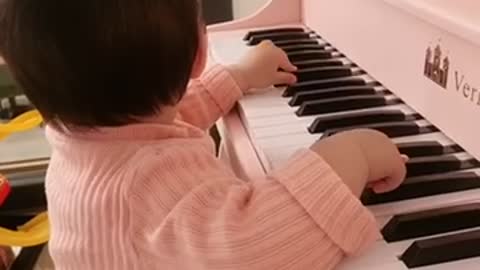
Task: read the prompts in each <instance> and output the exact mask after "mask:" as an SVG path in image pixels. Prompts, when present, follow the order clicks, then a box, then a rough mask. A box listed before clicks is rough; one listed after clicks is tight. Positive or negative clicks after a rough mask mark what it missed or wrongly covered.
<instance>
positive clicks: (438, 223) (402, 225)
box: [382, 203, 480, 242]
mask: <svg viewBox="0 0 480 270" xmlns="http://www.w3.org/2000/svg"><path fill="white" fill-rule="evenodd" d="M477 226H480V203H473V204H465V205H458V206H451V207H445V208H440V209H431V210H426V211H421V212H415V213H408V214H402V215H397V216H394V217H393V218H392V219H390V220H389V222H388V223H387V224H386V225H385V227H383V229H382V235H383V238H384V239H385V240H386V241H387V242H395V241H401V240H406V239H412V238H418V237H423V236H427V235H434V234H440V233H447V232H453V231H458V230H463V229H468V228H474V227H477Z"/></svg>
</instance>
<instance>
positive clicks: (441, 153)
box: [211, 26, 480, 270]
mask: <svg viewBox="0 0 480 270" xmlns="http://www.w3.org/2000/svg"><path fill="white" fill-rule="evenodd" d="M232 33H233V34H232ZM232 33H230V34H231V35H230V36H229V37H228V38H225V37H222V38H221V39H222V40H221V41H220V38H218V40H212V42H211V43H212V45H213V46H214V52H215V53H216V54H217V58H219V60H222V59H223V60H227V59H229V60H232V59H231V56H229V54H231V53H232V52H236V55H239V54H241V53H239V52H243V51H245V50H246V49H248V47H250V46H252V45H256V44H258V43H260V42H261V41H262V40H265V39H269V40H272V41H273V42H274V43H275V44H276V45H277V46H279V47H280V48H282V49H283V50H284V51H285V52H286V53H287V54H288V56H289V58H290V60H291V61H292V62H293V64H295V65H297V66H298V67H299V70H298V71H297V73H296V75H297V77H298V82H297V83H296V84H295V85H292V86H288V87H285V86H276V87H275V88H272V89H266V90H265V91H263V92H262V93H260V94H258V93H256V94H255V95H249V96H246V97H245V98H243V99H242V100H241V101H240V102H239V111H240V116H241V118H242V121H243V122H244V125H245V126H246V128H247V131H248V133H249V136H250V137H251V140H252V141H253V142H254V144H255V147H256V151H257V152H258V155H259V156H260V158H261V159H262V163H263V165H264V166H265V170H266V171H269V170H271V169H274V168H276V167H278V166H280V165H281V164H282V163H284V162H285V161H286V160H287V159H288V158H289V156H290V155H291V154H292V153H293V152H294V151H296V150H298V149H299V148H305V147H309V146H310V145H311V144H312V143H313V142H314V141H316V140H318V139H321V138H324V137H326V136H331V135H333V134H335V133H338V132H341V131H344V130H348V129H353V128H371V129H376V130H380V131H382V132H384V133H386V134H387V135H388V136H389V137H390V138H392V140H393V141H394V142H395V143H396V144H397V146H398V147H399V150H400V151H401V152H402V153H404V154H407V155H409V156H410V157H411V159H410V160H409V161H408V163H407V170H408V173H407V179H406V180H405V182H404V183H403V184H402V186H400V187H399V188H398V189H397V190H395V191H392V192H390V193H386V194H375V193H374V192H373V191H371V190H368V189H367V190H366V191H365V192H364V194H363V195H362V197H361V201H362V202H363V203H364V204H365V205H367V206H368V207H369V209H370V210H371V211H372V212H373V213H374V215H375V216H376V218H377V222H378V225H379V226H380V228H382V235H383V239H378V241H377V242H376V243H375V245H374V247H373V249H372V250H370V251H369V252H368V253H367V254H365V255H363V256H361V257H359V258H354V259H348V260H347V261H346V262H344V263H342V264H341V265H340V268H339V269H344V270H350V269H378V270H380V269H382V270H383V269H386V270H397V269H398V270H400V269H401V270H406V269H421V270H444V269H454V268H458V267H462V268H463V270H469V269H478V267H479V266H480V176H479V174H480V162H479V161H478V160H476V159H475V158H474V157H472V156H471V155H470V154H469V153H467V152H465V151H464V150H463V149H462V147H460V146H459V145H457V144H456V143H455V142H453V141H452V140H450V139H449V138H448V137H447V136H446V135H445V134H443V133H442V132H441V131H440V130H439V129H438V128H437V127H435V126H434V125H432V124H431V123H430V122H429V121H428V120H427V119H425V118H423V117H422V115H420V114H419V113H417V112H416V111H414V110H413V109H412V108H410V107H409V106H408V105H407V104H405V103H404V102H403V101H402V100H401V99H400V98H399V97H397V96H396V95H395V94H394V93H393V92H391V91H390V90H389V89H387V88H386V87H384V86H383V85H382V84H381V83H380V82H378V81H376V80H375V79H374V78H372V77H371V76H370V75H369V74H368V72H367V71H365V70H363V69H362V68H361V67H359V66H357V65H356V64H355V63H354V62H352V61H351V60H350V59H348V56H346V55H344V54H343V53H342V52H340V51H338V50H337V49H336V48H335V47H334V45H333V44H330V43H329V42H328V41H327V40H324V39H322V37H321V36H319V35H318V34H316V33H314V32H313V31H311V30H309V29H307V28H305V27H303V26H294V27H291V26H288V27H284V28H280V27H277V28H271V29H261V30H252V31H249V32H247V31H232ZM229 57H230V58H229ZM224 62H228V61H224Z"/></svg>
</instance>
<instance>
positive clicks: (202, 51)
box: [190, 29, 208, 79]
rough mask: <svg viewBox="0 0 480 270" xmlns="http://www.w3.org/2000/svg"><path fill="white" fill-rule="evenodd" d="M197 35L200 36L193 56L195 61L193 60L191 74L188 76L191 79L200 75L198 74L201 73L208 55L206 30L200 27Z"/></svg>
mask: <svg viewBox="0 0 480 270" xmlns="http://www.w3.org/2000/svg"><path fill="white" fill-rule="evenodd" d="M199 35H200V37H199V42H198V50H197V55H196V57H195V62H193V68H192V75H191V76H190V77H191V78H192V79H195V78H198V77H200V75H202V73H203V70H204V69H205V66H206V63H207V57H208V39H207V32H206V31H205V30H203V29H202V30H201V31H199Z"/></svg>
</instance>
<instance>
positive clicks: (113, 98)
mask: <svg viewBox="0 0 480 270" xmlns="http://www.w3.org/2000/svg"><path fill="white" fill-rule="evenodd" d="M0 52H1V54H2V56H3V58H4V59H5V61H6V62H7V64H8V66H9V69H10V71H11V72H12V74H13V76H14V78H15V79H16V80H17V82H18V83H19V85H20V87H21V88H22V89H23V90H24V91H25V93H26V94H27V96H28V97H29V99H30V100H31V101H32V103H33V104H34V105H35V106H36V108H37V109H38V110H39V111H40V112H41V114H42V115H43V117H44V118H45V119H46V121H48V122H51V123H62V124H63V125H66V126H69V127H76V128H94V127H100V126H118V125H124V124H128V123H132V122H135V121H137V119H140V118H143V117H148V116H150V115H152V114H155V113H158V112H159V111H160V112H161V108H162V106H166V105H174V104H175V103H176V102H178V100H179V99H180V98H181V97H182V96H183V94H184V92H185V89H186V85H187V83H188V81H189V79H190V78H191V77H196V76H198V75H199V74H200V73H201V72H202V70H203V68H204V65H205V58H206V55H205V54H206V53H205V52H206V39H205V32H204V25H203V22H202V20H201V11H200V6H199V3H198V2H197V0H81V1H65V0H42V1H39V0H2V2H1V6H0Z"/></svg>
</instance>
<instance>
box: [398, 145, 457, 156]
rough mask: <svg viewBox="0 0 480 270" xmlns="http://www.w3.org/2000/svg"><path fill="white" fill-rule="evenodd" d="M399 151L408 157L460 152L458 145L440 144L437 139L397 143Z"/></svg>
mask: <svg viewBox="0 0 480 270" xmlns="http://www.w3.org/2000/svg"><path fill="white" fill-rule="evenodd" d="M397 147H398V150H399V151H400V153H402V154H405V155H407V156H409V157H421V156H434V155H443V154H452V153H457V152H462V151H463V149H462V148H461V147H460V146H459V145H445V146H444V145H442V144H441V143H439V142H437V141H422V142H407V143H398V144H397Z"/></svg>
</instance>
